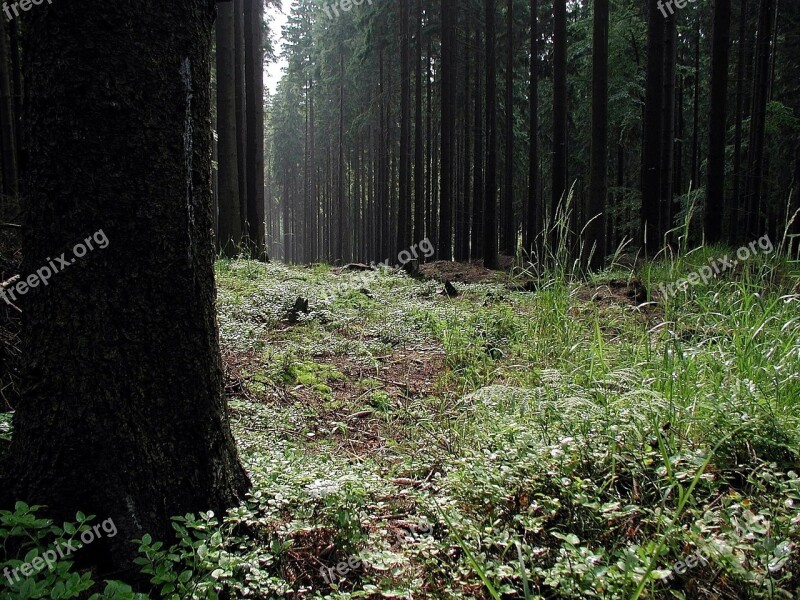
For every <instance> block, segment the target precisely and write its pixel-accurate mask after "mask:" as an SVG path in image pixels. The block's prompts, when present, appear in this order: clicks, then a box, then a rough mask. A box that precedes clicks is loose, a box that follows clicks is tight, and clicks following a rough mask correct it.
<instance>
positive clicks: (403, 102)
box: [397, 0, 412, 252]
mask: <svg viewBox="0 0 800 600" xmlns="http://www.w3.org/2000/svg"><path fill="white" fill-rule="evenodd" d="M410 1H411V0H400V173H399V177H400V197H399V203H398V214H397V251H398V252H400V251H402V250H404V249H407V248H409V247H411V231H412V223H411V202H412V201H411V67H410V53H411V46H410V39H409V38H410V36H411V32H410V28H409V13H410V9H409V3H410Z"/></svg>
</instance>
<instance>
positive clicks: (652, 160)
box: [641, 0, 665, 255]
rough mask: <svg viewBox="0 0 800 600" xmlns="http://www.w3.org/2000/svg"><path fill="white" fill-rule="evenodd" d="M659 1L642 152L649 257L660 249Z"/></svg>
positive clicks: (653, 3) (653, 6)
mask: <svg viewBox="0 0 800 600" xmlns="http://www.w3.org/2000/svg"><path fill="white" fill-rule="evenodd" d="M657 4H658V2H657V0H650V1H649V2H648V9H649V12H648V22H649V25H648V33H647V39H648V41H647V85H646V90H645V120H644V143H643V150H642V207H641V235H642V238H643V239H644V242H645V248H646V250H647V252H648V254H650V255H653V254H655V253H656V252H658V249H659V248H660V247H661V238H662V235H663V232H662V231H661V228H660V218H661V215H660V210H659V209H660V197H661V173H662V170H663V169H662V165H661V149H662V140H661V136H662V134H663V132H662V126H663V115H662V107H663V102H662V100H663V98H662V94H663V93H664V87H663V86H664V34H665V24H664V16H663V15H662V14H661V11H660V10H659V9H658V6H657Z"/></svg>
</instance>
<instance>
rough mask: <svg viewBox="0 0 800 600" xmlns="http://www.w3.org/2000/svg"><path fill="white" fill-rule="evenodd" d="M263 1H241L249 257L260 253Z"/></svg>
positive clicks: (262, 177)
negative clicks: (242, 9) (245, 92)
mask: <svg viewBox="0 0 800 600" xmlns="http://www.w3.org/2000/svg"><path fill="white" fill-rule="evenodd" d="M263 14H264V0H245V2H244V28H245V32H244V34H245V36H244V41H245V57H244V61H245V88H246V90H247V94H246V95H247V100H246V102H247V109H246V115H247V118H246V121H247V125H246V126H247V135H246V136H245V139H246V145H247V148H246V159H247V160H246V162H247V231H248V236H247V237H248V242H249V244H250V250H251V252H252V257H253V258H254V259H257V260H261V259H263V258H264V257H265V253H264V48H263V43H262V42H263V34H262V31H261V19H262V15H263Z"/></svg>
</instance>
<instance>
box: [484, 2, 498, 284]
mask: <svg viewBox="0 0 800 600" xmlns="http://www.w3.org/2000/svg"><path fill="white" fill-rule="evenodd" d="M484 8H485V11H486V144H487V152H486V191H485V192H484V194H483V201H484V208H483V214H484V219H483V263H484V265H485V266H486V267H487V268H489V269H496V268H497V110H496V107H495V102H496V101H497V100H496V99H497V66H496V64H495V60H496V59H495V55H496V53H495V47H494V46H495V38H496V33H495V31H496V24H495V20H496V10H497V9H496V5H495V0H484Z"/></svg>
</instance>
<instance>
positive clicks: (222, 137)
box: [216, 2, 242, 256]
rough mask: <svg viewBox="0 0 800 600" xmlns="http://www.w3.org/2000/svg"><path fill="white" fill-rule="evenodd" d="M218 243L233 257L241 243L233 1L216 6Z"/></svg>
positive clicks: (226, 253) (223, 251)
mask: <svg viewBox="0 0 800 600" xmlns="http://www.w3.org/2000/svg"><path fill="white" fill-rule="evenodd" d="M217 11H218V14H217V26H216V30H217V52H216V61H217V136H218V140H217V157H218V158H217V165H218V167H217V170H218V171H217V172H218V176H217V180H218V184H217V197H218V199H219V200H218V205H219V212H218V214H219V230H218V236H217V243H218V244H219V248H220V250H221V251H222V253H223V254H225V255H226V256H235V255H236V254H237V253H238V251H239V248H240V247H241V244H242V217H241V214H240V212H239V164H238V153H237V151H236V60H235V57H236V41H235V40H236V38H235V35H234V32H235V29H234V13H233V2H220V3H219V4H218V6H217Z"/></svg>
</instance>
